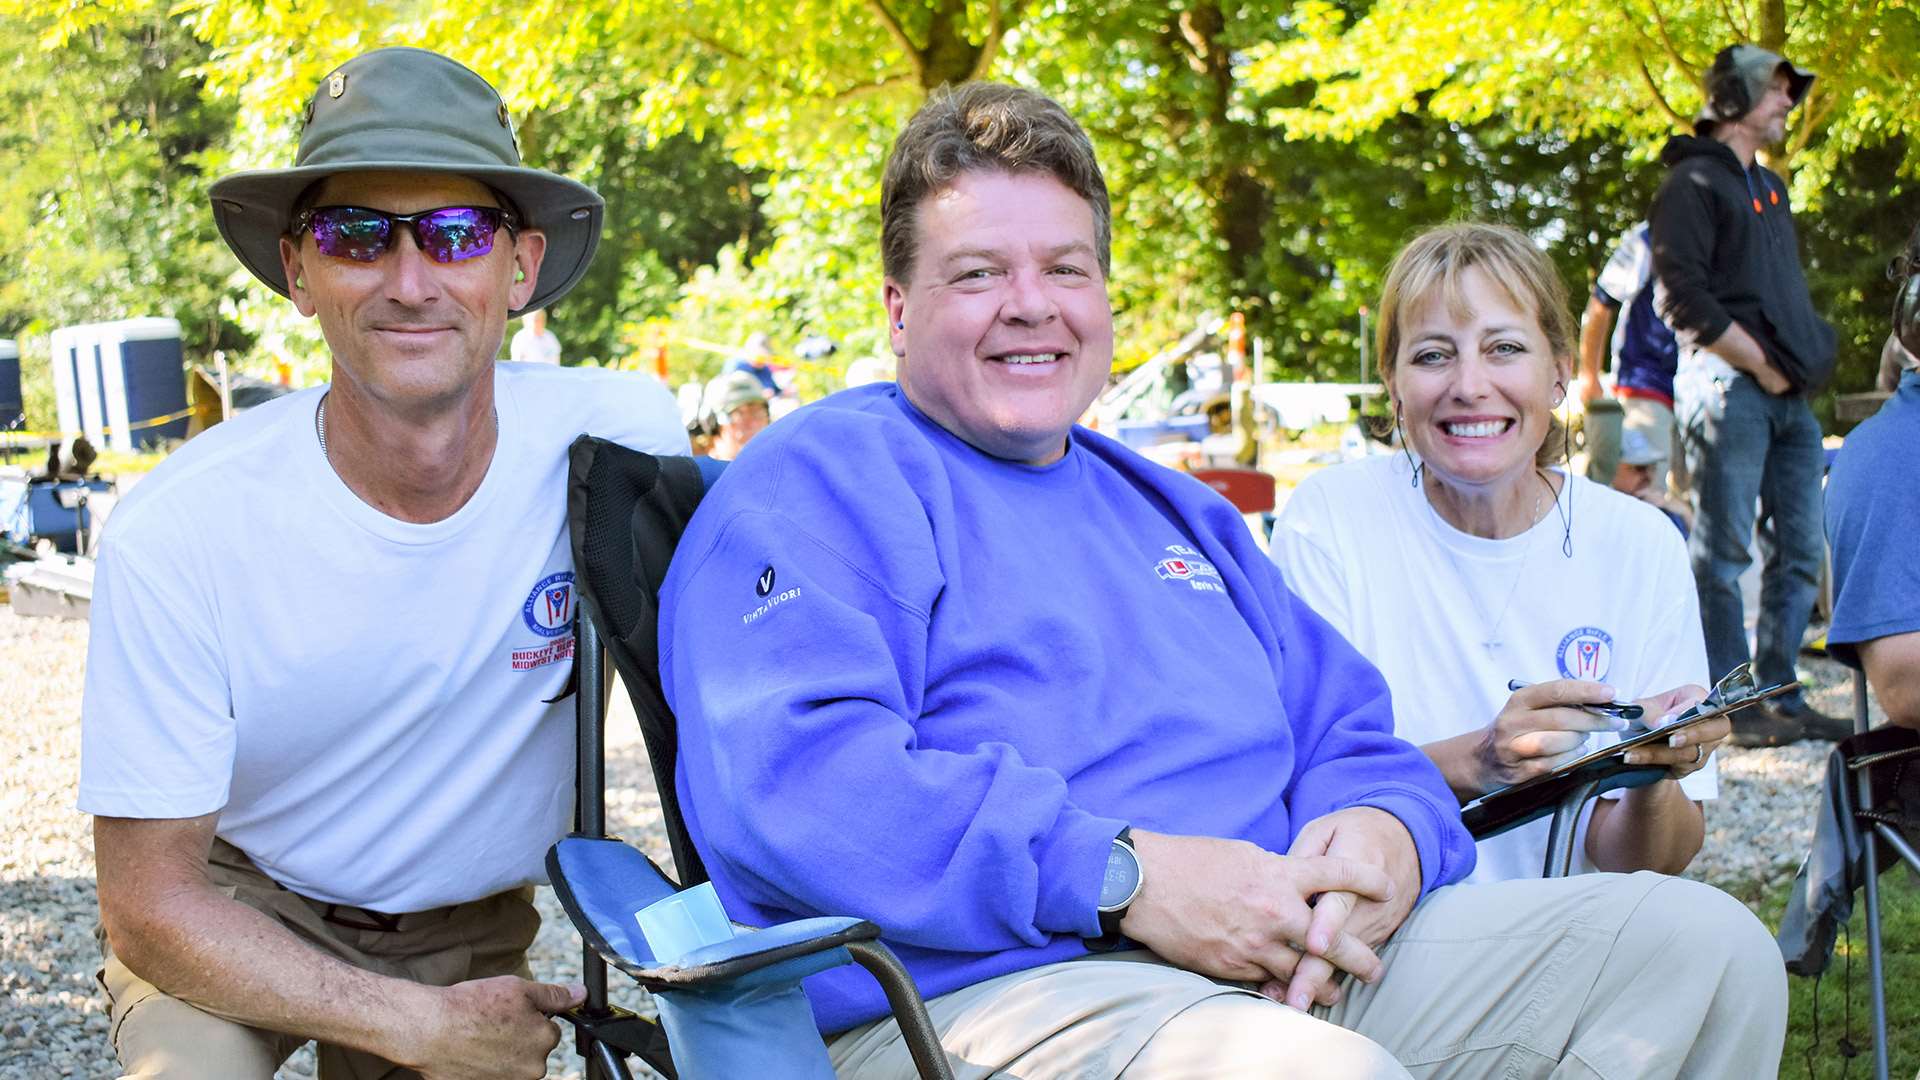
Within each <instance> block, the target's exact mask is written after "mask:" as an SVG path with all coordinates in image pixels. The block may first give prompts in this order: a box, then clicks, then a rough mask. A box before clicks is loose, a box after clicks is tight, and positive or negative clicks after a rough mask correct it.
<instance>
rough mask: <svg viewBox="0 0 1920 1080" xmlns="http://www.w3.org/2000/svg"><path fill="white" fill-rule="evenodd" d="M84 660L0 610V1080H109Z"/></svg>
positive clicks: (1798, 765)
mask: <svg viewBox="0 0 1920 1080" xmlns="http://www.w3.org/2000/svg"><path fill="white" fill-rule="evenodd" d="M85 647H86V624H85V623H81V622H67V621H58V620H49V619H30V618H22V617H20V616H16V615H15V614H14V613H13V612H12V610H11V609H9V608H6V607H4V606H0V830H4V831H0V1077H6V1078H13V1077H21V1078H29V1077H35V1078H37V1077H65V1076H73V1077H88V1078H92V1077H112V1076H115V1075H117V1073H118V1070H117V1068H116V1066H115V1063H114V1060H113V1054H112V1051H111V1049H110V1048H109V1047H108V1045H107V1038H106V1032H107V1019H106V1014H105V1003H104V1000H103V998H102V996H101V994H100V993H99V991H98V990H97V989H96V987H95V985H94V981H93V973H94V970H95V968H96V967H97V965H98V961H99V953H98V949H97V947H96V945H95V943H94V936H93V934H94V926H95V922H96V912H95V905H94V886H93V845H92V841H91V838H90V836H89V830H88V824H87V820H86V819H85V818H84V817H82V816H81V815H80V814H78V813H77V812H75V810H74V809H73V804H74V789H75V785H76V783H77V780H78V775H79V753H80V732H79V717H80V684H81V670H82V665H83V662H84V658H85ZM1803 672H1804V675H1805V676H1806V677H1808V678H1809V679H1810V680H1811V685H1812V686H1813V687H1814V693H1813V695H1812V701H1813V702H1814V704H1815V705H1816V706H1818V707H1819V708H1821V709H1823V710H1824V711H1826V712H1829V713H1833V714H1837V715H1850V713H1851V708H1852V697H1851V683H1850V682H1849V681H1848V679H1847V678H1846V677H1845V675H1844V669H1842V668H1840V667H1839V665H1836V664H1833V663H1830V662H1828V661H1825V660H1807V661H1806V662H1805V665H1804V669H1803ZM622 697H623V695H618V694H616V700H619V699H621V698H622ZM609 731H610V733H611V734H612V735H613V740H612V742H611V743H610V745H609V746H608V792H607V812H608V819H609V821H610V823H611V824H612V826H613V830H614V831H615V832H617V833H619V834H621V835H623V836H625V837H626V838H627V839H628V840H629V841H631V842H633V843H635V844H637V845H639V846H640V847H641V848H643V849H644V850H646V852H647V853H648V854H649V855H651V856H653V858H654V859H655V860H656V861H658V862H660V863H661V864H662V865H668V857H667V852H666V839H665V835H664V834H663V833H662V831H661V829H660V824H659V814H660V804H659V798H658V796H657V795H656V794H655V792H654V788H653V784H652V780H651V778H650V775H649V773H648V771H647V765H646V757H645V753H644V750H643V748H642V747H641V745H640V741H639V735H638V731H637V728H636V727H635V725H634V724H632V723H631V722H630V721H623V719H622V718H621V717H620V716H618V715H616V716H615V717H614V718H613V722H612V723H611V724H610V725H609ZM1826 752H1827V748H1826V746H1825V745H1824V744H1801V745H1799V746H1793V747H1786V748H1782V749H1777V750H1748V751H1742V750H1726V751H1723V752H1722V761H1721V772H1720V775H1721V798H1720V799H1719V801H1718V802H1717V803H1714V804H1711V807H1710V810H1709V816H1708V820H1707V828H1708V836H1707V843H1706V848H1705V850H1703V851H1702V852H1701V854H1700V857H1699V858H1698V859H1697V860H1695V863H1694V867H1693V869H1692V870H1691V871H1690V876H1695V877H1699V878H1701V879H1703V880H1706V881H1711V882H1714V883H1716V884H1721V885H1725V886H1727V887H1729V888H1734V889H1736V890H1738V891H1741V892H1742V895H1752V894H1753V892H1754V891H1755V890H1756V889H1760V890H1765V889H1770V888H1773V887H1777V886H1778V885H1779V884H1780V883H1782V882H1784V881H1785V880H1786V879H1787V878H1790V877H1791V876H1792V874H1793V870H1794V867H1795V866H1796V865H1797V862H1798V860H1799V857H1800V853H1801V852H1803V851H1804V850H1805V849H1806V846H1807V841H1808V838H1809V836H1810V834H1811V831H1812V813H1813V807H1814V804H1815V802H1816V801H1817V795H1818V790H1817V786H1818V778H1819V775H1820V772H1821V769H1822V767H1823V762H1824V760H1825V757H1826ZM540 906H541V911H542V913H543V914H544V915H545V917H546V926H545V928H544V929H543V930H542V931H541V934H540V937H539V939H538V941H537V942H536V943H535V945H534V954H533V967H534V972H535V974H536V975H537V976H538V977H540V978H543V979H547V980H551V981H556V982H570V981H574V980H576V979H577V978H578V974H579V947H578V945H577V939H575V938H574V937H573V935H572V932H571V930H570V929H569V928H568V927H567V924H566V918H565V916H564V915H563V914H562V913H561V911H560V907H559V905H558V904H557V903H556V902H555V901H554V898H553V893H552V891H551V890H550V889H545V888H543V889H541V890H540ZM615 999H616V1001H619V1002H620V1003H621V1004H625V1005H627V1006H628V1007H630V1008H634V1009H636V1010H641V1011H648V1010H647V1006H646V1004H645V1001H644V995H641V994H639V993H638V992H631V991H625V990H623V989H622V988H620V987H619V986H618V983H617V981H616V994H615ZM570 1055H571V1046H570V1043H569V1042H563V1043H562V1044H561V1047H560V1049H557V1050H556V1051H555V1052H554V1055H553V1057H552V1058H551V1059H549V1063H548V1069H549V1075H550V1076H554V1077H565V1078H568V1080H577V1078H578V1077H579V1076H580V1070H579V1068H578V1059H577V1058H573V1057H571V1056H570ZM312 1074H313V1063H312V1056H311V1054H310V1053H309V1052H307V1051H302V1052H301V1053H300V1054H297V1055H295V1056H294V1057H293V1058H292V1059H290V1060H289V1061H288V1062H287V1064H286V1066H285V1067H284V1068H283V1069H282V1070H281V1075H282V1076H283V1077H290V1078H291V1077H308V1076H311V1075H312Z"/></svg>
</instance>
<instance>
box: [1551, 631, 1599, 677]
mask: <svg viewBox="0 0 1920 1080" xmlns="http://www.w3.org/2000/svg"><path fill="white" fill-rule="evenodd" d="M1554 659H1555V661H1556V662H1557V663H1558V664H1559V665H1560V674H1561V676H1562V677H1563V678H1568V679H1586V680H1587V681H1589V682H1604V681H1606V678H1607V672H1609V671H1612V670H1613V638H1612V637H1611V636H1609V635H1608V634H1607V632H1606V631H1605V630H1602V629H1600V628H1599V627H1597V626H1582V627H1579V628H1577V629H1574V630H1569V631H1567V636H1566V637H1563V638H1561V639H1560V653H1559V655H1558V656H1556V657H1555V658H1554Z"/></svg>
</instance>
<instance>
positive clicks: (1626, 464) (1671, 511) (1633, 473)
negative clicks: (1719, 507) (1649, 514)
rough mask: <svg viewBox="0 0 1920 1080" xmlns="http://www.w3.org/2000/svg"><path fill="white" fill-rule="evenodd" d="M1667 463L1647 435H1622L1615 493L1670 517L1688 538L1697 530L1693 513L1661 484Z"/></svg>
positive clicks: (1629, 432) (1631, 432)
mask: <svg viewBox="0 0 1920 1080" xmlns="http://www.w3.org/2000/svg"><path fill="white" fill-rule="evenodd" d="M1665 464H1666V460H1665V459H1664V458H1662V457H1661V456H1660V452H1659V451H1658V450H1655V449H1654V448H1653V444H1652V443H1651V442H1648V441H1647V436H1646V434H1645V433H1643V432H1640V431H1636V430H1635V429H1633V428H1626V429H1624V430H1622V431H1621V432H1620V464H1619V466H1618V467H1616V468H1615V469H1614V470H1613V490H1615V491H1617V492H1619V493H1620V494H1622V495H1631V496H1633V497H1634V498H1636V499H1639V500H1640V501H1641V502H1643V503H1646V504H1647V505H1648V506H1651V507H1653V508H1654V509H1656V510H1658V511H1660V512H1661V513H1663V514H1665V515H1667V520H1668V521H1671V522H1673V527H1674V528H1676V529H1679V530H1680V535H1681V537H1682V538H1685V536H1686V535H1687V531H1688V530H1689V529H1691V528H1692V527H1693V510H1692V508H1691V507H1689V506H1687V504H1686V503H1683V502H1681V501H1680V500H1678V499H1675V498H1672V497H1671V496H1669V495H1668V494H1667V491H1666V485H1665V484H1662V483H1660V482H1659V476H1658V470H1659V468H1660V467H1661V466H1663V465H1665Z"/></svg>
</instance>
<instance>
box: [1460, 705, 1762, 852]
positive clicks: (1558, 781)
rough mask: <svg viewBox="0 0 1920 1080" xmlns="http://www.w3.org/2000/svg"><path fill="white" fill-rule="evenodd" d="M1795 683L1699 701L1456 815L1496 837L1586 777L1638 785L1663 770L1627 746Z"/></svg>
mask: <svg viewBox="0 0 1920 1080" xmlns="http://www.w3.org/2000/svg"><path fill="white" fill-rule="evenodd" d="M1799 688H1800V684H1799V683H1797V682H1790V683H1780V684H1778V685H1775V686H1769V687H1767V688H1766V689H1764V690H1755V691H1753V692H1752V693H1750V694H1746V695H1744V696H1742V697H1740V698H1737V699H1735V700H1733V701H1730V702H1727V703H1725V704H1722V705H1717V706H1713V707H1709V708H1705V709H1703V708H1702V707H1701V706H1704V705H1707V704H1708V703H1707V702H1705V701H1703V702H1701V703H1700V704H1699V705H1696V706H1694V707H1693V708H1691V709H1689V710H1687V711H1686V712H1684V713H1682V714H1680V716H1679V718H1677V719H1676V720H1674V721H1673V722H1672V723H1670V724H1664V725H1662V726H1660V727H1657V728H1652V729H1649V730H1647V731H1643V732H1641V733H1639V734H1638V735H1634V736H1632V737H1630V738H1625V739H1621V740H1620V741H1619V742H1616V743H1610V744H1608V745H1606V746H1603V747H1601V748H1599V749H1598V750H1594V751H1592V752H1591V753H1588V754H1584V755H1582V756H1580V757H1577V758H1575V759H1574V760H1572V761H1569V762H1567V763H1566V764H1565V765H1562V766H1560V767H1559V768H1557V769H1555V770H1553V771H1552V772H1550V773H1546V774H1543V775H1541V776H1536V777H1534V778H1533V779H1531V780H1526V781H1522V782H1521V783H1518V784H1514V785H1512V786H1510V787H1504V788H1500V789H1499V790H1497V791H1490V792H1488V793H1486V794H1485V795H1482V796H1480V797H1479V798H1478V799H1475V800H1474V801H1473V802H1471V803H1468V804H1467V805H1466V806H1464V807H1462V808H1461V810H1460V820H1462V821H1464V822H1465V823H1466V826H1467V831H1468V832H1470V833H1472V834H1473V838H1474V839H1475V840H1485V839H1487V838H1488V837H1490V836H1498V835H1500V834H1501V833H1503V832H1507V831H1508V830H1511V829H1517V828H1519V827H1520V826H1522V825H1525V824H1527V823H1528V822H1530V821H1532V820H1534V819H1535V818H1540V817H1545V816H1546V815H1547V814H1550V813H1552V812H1553V809H1554V808H1555V807H1557V806H1559V805H1560V800H1561V799H1563V798H1565V797H1566V796H1567V794H1568V793H1570V792H1572V791H1573V790H1574V789H1576V788H1578V787H1581V786H1582V785H1585V784H1587V783H1589V782H1594V781H1597V782H1598V783H1599V785H1600V786H1599V787H1597V788H1595V789H1594V794H1596V795H1597V794H1599V793H1600V792H1602V791H1611V790H1613V789H1615V788H1622V787H1637V786H1639V785H1641V784H1645V783H1651V782H1652V781H1654V780H1658V779H1660V778H1661V777H1663V776H1665V775H1666V774H1667V768H1666V766H1664V765H1629V764H1627V763H1626V762H1625V761H1624V760H1622V759H1623V758H1625V757H1626V754H1627V751H1629V750H1632V749H1634V748H1635V747H1640V746H1646V745H1647V744H1649V743H1654V742H1665V741H1666V738H1667V736H1669V735H1672V734H1673V733H1674V732H1676V731H1684V730H1686V729H1687V728H1690V727H1692V726H1694V725H1695V724H1699V723H1702V722H1704V721H1707V720H1712V719H1713V718H1715V717H1718V716H1731V715H1733V714H1734V713H1737V712H1739V711H1740V710H1742V709H1744V708H1747V707H1748V706H1750V705H1758V704H1760V703H1761V702H1763V701H1766V700H1768V699H1769V698H1776V697H1779V696H1780V695H1782V694H1785V693H1788V692H1790V691H1793V690H1798V689H1799Z"/></svg>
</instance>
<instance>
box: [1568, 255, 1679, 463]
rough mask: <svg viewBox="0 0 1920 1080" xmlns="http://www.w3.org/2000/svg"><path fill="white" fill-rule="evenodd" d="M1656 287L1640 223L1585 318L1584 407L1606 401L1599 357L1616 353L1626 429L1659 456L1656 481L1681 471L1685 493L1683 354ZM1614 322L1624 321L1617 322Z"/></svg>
mask: <svg viewBox="0 0 1920 1080" xmlns="http://www.w3.org/2000/svg"><path fill="white" fill-rule="evenodd" d="M1652 284H1653V248H1652V247H1651V246H1650V245H1649V243H1648V229H1647V223H1646V222H1644V221H1638V222H1635V223H1634V224H1633V226H1632V227H1631V228H1629V229H1627V231H1626V232H1624V233H1622V234H1621V235H1620V242H1619V243H1618V244H1616V245H1615V246H1614V249H1613V255H1612V256H1611V257H1610V258H1608V259H1607V265H1606V266H1604V267H1602V268H1601V270H1600V276H1599V278H1598V279H1597V280H1595V282H1594V283H1593V295H1592V296H1590V297H1588V298H1587V310H1586V312H1585V313H1584V314H1582V315H1581V317H1580V404H1581V405H1582V406H1586V405H1589V404H1591V403H1592V402H1594V401H1595V400H1596V399H1598V398H1601V397H1604V396H1606V394H1607V388H1606V386H1605V385H1604V384H1603V383H1601V381H1600V357H1601V355H1602V354H1604V353H1608V352H1611V354H1612V356H1613V388H1612V390H1613V396H1614V397H1615V398H1617V399H1619V401H1620V407H1621V410H1622V412H1623V413H1624V414H1625V416H1624V418H1623V423H1624V425H1625V427H1626V430H1628V431H1637V432H1639V433H1640V435H1641V437H1642V438H1643V439H1645V440H1646V443H1647V446H1648V448H1649V449H1650V450H1651V451H1652V453H1653V459H1652V460H1651V461H1648V462H1647V463H1646V464H1647V466H1648V468H1650V469H1651V470H1652V471H1653V478H1654V481H1655V482H1656V483H1658V484H1659V485H1660V486H1661V487H1662V488H1665V487H1667V486H1668V481H1667V470H1668V467H1669V465H1677V466H1678V469H1677V470H1676V475H1675V477H1674V483H1673V487H1674V489H1675V490H1683V489H1684V488H1685V486H1686V483H1685V478H1686V463H1685V461H1684V460H1678V459H1676V458H1675V457H1674V454H1673V437H1674V418H1673V374H1674V370H1675V369H1676V368H1677V367H1678V366H1679V362H1680V348H1679V345H1678V344H1677V343H1676V342H1675V340H1674V337H1673V331H1672V330H1670V329H1668V327H1667V324H1666V323H1664V322H1661V321H1660V315H1659V313H1658V312H1656V311H1654V309H1653V293H1654V290H1653V289H1652V287H1651V286H1652ZM1615 315H1619V316H1620V318H1619V320H1618V322H1615V320H1614V316H1615ZM1609 328H1611V330H1609Z"/></svg>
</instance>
